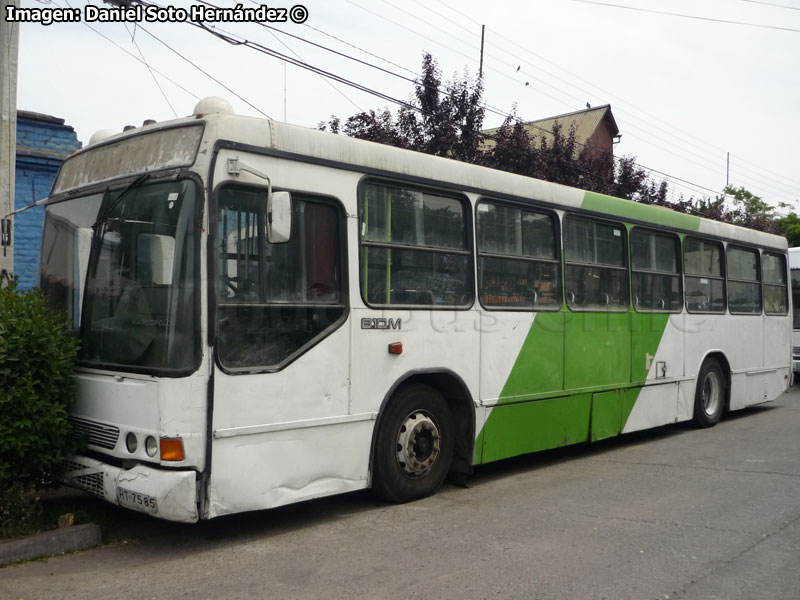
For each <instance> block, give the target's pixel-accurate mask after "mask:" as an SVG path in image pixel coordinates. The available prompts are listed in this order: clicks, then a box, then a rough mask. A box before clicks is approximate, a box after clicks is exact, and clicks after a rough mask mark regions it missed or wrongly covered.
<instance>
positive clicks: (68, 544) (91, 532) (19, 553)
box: [0, 523, 103, 566]
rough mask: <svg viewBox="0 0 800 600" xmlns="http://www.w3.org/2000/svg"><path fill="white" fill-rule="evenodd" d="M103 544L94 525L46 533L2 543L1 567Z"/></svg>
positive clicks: (98, 528)
mask: <svg viewBox="0 0 800 600" xmlns="http://www.w3.org/2000/svg"><path fill="white" fill-rule="evenodd" d="M102 543H103V539H102V536H101V535H100V527H98V526H97V525H95V524H94V523H86V524H84V525H75V526H73V527H65V528H64V529H54V530H52V531H45V532H44V533H37V534H36V535H31V536H28V537H25V538H22V539H19V540H11V541H10V542H2V543H0V566H3V565H8V564H11V563H15V562H19V561H21V560H30V559H32V558H38V557H41V556H51V555H53V554H63V553H64V552H74V551H75V550H85V549H87V548H93V547H94V546H99V545H100V544H102Z"/></svg>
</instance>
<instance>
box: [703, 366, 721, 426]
mask: <svg viewBox="0 0 800 600" xmlns="http://www.w3.org/2000/svg"><path fill="white" fill-rule="evenodd" d="M721 405H722V378H721V377H720V374H719V373H717V372H716V371H710V372H709V373H706V377H705V379H704V380H703V412H704V413H706V415H707V416H709V417H713V416H714V415H716V414H717V411H718V410H719V407H720V406H721Z"/></svg>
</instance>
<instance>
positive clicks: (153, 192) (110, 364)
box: [41, 180, 197, 373]
mask: <svg viewBox="0 0 800 600" xmlns="http://www.w3.org/2000/svg"><path fill="white" fill-rule="evenodd" d="M140 183H141V182H140ZM123 193H124V195H123ZM195 196H196V191H195V184H194V183H193V182H192V181H191V180H181V181H170V182H160V183H152V184H143V185H138V186H135V187H131V188H130V189H128V190H127V191H126V190H125V189H124V188H121V189H118V190H116V191H114V192H109V191H107V192H106V193H99V194H93V195H89V196H84V197H81V198H76V199H71V200H68V201H65V202H59V203H57V204H53V205H51V206H48V208H47V214H46V217H45V224H44V230H43V234H42V259H41V287H42V290H43V291H44V292H45V294H46V295H47V297H48V301H49V303H50V305H51V306H52V307H53V308H55V309H57V310H60V311H63V312H64V313H65V314H66V315H67V316H68V318H69V320H70V322H71V323H72V326H73V330H74V332H75V334H76V335H79V336H80V340H81V349H80V362H81V364H82V365H85V366H92V367H101V368H112V369H118V370H126V369H128V370H133V371H153V370H155V371H167V372H181V373H183V372H186V371H188V370H190V369H191V368H192V367H193V366H194V364H195V362H196V356H197V339H196V337H197V336H196V333H195V326H194V324H195V323H196V322H197V319H196V318H195V314H194V313H195V306H194V305H195V302H194V290H195V270H196V258H195V254H196V252H195V245H196V244H195V235H196V232H195V228H196V225H195V212H196V211H195ZM84 282H85V289H84ZM190 349H193V350H192V351H190Z"/></svg>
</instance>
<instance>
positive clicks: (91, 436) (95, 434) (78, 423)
mask: <svg viewBox="0 0 800 600" xmlns="http://www.w3.org/2000/svg"><path fill="white" fill-rule="evenodd" d="M67 420H68V421H69V422H70V424H71V425H72V430H73V432H75V435H79V436H80V435H86V437H87V441H88V442H89V443H90V444H92V445H94V446H100V447H101V448H106V449H108V450H113V449H114V447H115V446H116V445H117V440H118V439H119V427H115V426H114V425H108V424H106V423H100V422H99V421H90V420H89V419H81V418H80V417H73V416H69V417H67Z"/></svg>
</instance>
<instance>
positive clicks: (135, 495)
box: [117, 487, 158, 512]
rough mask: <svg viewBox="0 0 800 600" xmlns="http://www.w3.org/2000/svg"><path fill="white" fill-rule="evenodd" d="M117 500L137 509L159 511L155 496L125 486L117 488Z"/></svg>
mask: <svg viewBox="0 0 800 600" xmlns="http://www.w3.org/2000/svg"><path fill="white" fill-rule="evenodd" d="M117 500H119V503H120V504H121V505H122V506H127V507H128V508H134V509H136V510H143V511H146V512H158V504H156V499H155V498H154V497H153V496H148V495H147V494H140V493H139V492H132V491H131V490H126V489H125V488H121V487H118V488H117Z"/></svg>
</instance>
